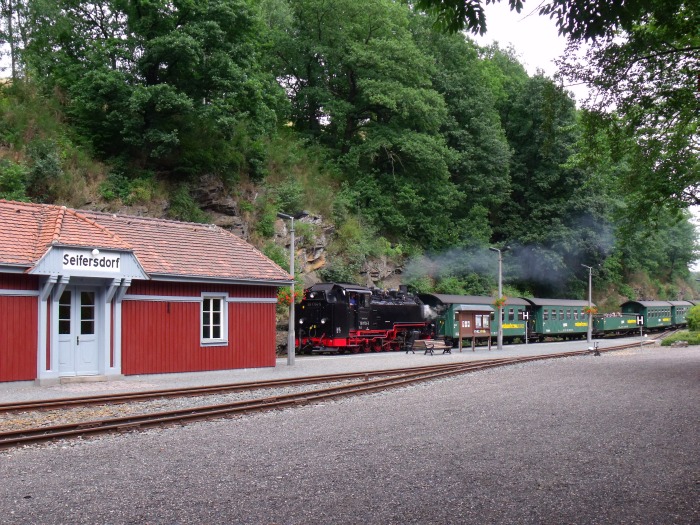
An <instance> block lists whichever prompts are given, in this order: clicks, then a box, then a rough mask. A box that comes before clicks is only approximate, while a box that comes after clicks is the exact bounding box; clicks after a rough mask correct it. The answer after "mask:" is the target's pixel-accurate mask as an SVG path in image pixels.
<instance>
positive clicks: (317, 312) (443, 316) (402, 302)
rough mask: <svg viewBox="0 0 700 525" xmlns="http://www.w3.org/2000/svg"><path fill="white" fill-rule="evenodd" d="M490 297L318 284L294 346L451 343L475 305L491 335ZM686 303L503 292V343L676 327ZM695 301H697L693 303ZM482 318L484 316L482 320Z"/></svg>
mask: <svg viewBox="0 0 700 525" xmlns="http://www.w3.org/2000/svg"><path fill="white" fill-rule="evenodd" d="M493 304H494V298H492V297H482V296H462V295H442V294H418V295H414V294H411V293H409V292H408V291H407V289H406V287H401V288H400V289H399V290H395V291H383V290H379V289H376V288H375V289H370V288H367V287H364V286H359V285H356V284H349V283H320V284H315V285H313V286H311V287H310V288H307V289H306V290H305V291H304V295H303V298H302V300H301V302H300V303H298V304H297V305H296V306H295V319H296V321H295V323H296V324H295V331H296V339H295V343H296V347H297V348H298V349H299V351H300V352H301V353H312V352H338V353H346V352H350V353H359V352H382V351H392V350H400V349H402V348H403V346H404V345H405V343H406V341H407V340H408V339H409V337H410V338H421V339H426V338H439V339H443V340H444V341H445V343H448V344H450V343H451V344H455V343H456V342H457V340H458V338H459V333H460V332H459V327H458V318H459V316H458V312H460V311H463V310H465V309H470V308H473V307H475V306H478V307H479V308H480V309H483V310H485V311H488V312H490V313H491V315H490V320H489V319H488V317H487V316H484V317H486V319H485V320H484V322H485V323H486V324H487V326H484V328H485V329H486V330H489V331H490V333H491V336H492V337H495V336H496V331H497V328H498V323H496V322H494V319H495V314H496V312H497V311H498V309H497V308H495V307H494V306H493ZM694 304H695V303H693V302H690V301H627V302H626V303H624V304H622V305H621V309H622V311H621V312H620V313H616V314H593V312H592V311H591V310H590V309H589V306H595V305H589V304H588V302H587V301H580V300H572V299H539V298H509V299H507V301H506V304H505V305H504V306H503V308H502V313H501V315H502V317H501V328H502V331H503V337H504V341H512V340H515V339H519V340H522V341H528V340H530V341H543V340H545V339H546V338H548V337H557V338H563V339H577V338H584V339H585V338H586V337H587V332H588V330H589V319H590V320H591V321H592V322H591V323H590V325H591V327H590V329H591V332H592V334H593V335H594V336H596V337H602V336H604V335H608V334H622V335H624V334H633V333H639V332H642V331H650V330H658V329H666V328H672V327H678V326H683V325H684V324H685V323H686V314H687V312H688V310H689V309H690V308H691V307H692V306H693V305H694ZM698 304H700V303H698ZM489 321H490V322H489Z"/></svg>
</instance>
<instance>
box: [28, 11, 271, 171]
mask: <svg viewBox="0 0 700 525" xmlns="http://www.w3.org/2000/svg"><path fill="white" fill-rule="evenodd" d="M41 14H42V15H43V16H39V14H38V13H35V15H36V16H35V21H34V25H33V27H32V31H31V32H30V38H29V44H28V47H27V49H26V51H25V58H26V61H27V64H28V65H29V66H30V68H31V70H32V71H33V72H35V78H36V79H37V80H38V81H40V82H41V84H42V86H43V87H44V89H45V90H46V91H47V92H48V91H54V92H55V91H58V92H60V93H61V94H62V97H63V100H64V101H65V106H66V111H67V113H68V115H69V116H70V118H71V119H72V122H73V123H74V124H75V125H76V127H77V128H78V129H79V130H80V131H81V132H82V134H83V135H85V136H87V137H90V138H91V140H92V142H93V144H94V146H95V149H96V150H97V151H98V152H99V153H100V154H101V155H102V156H104V157H106V158H110V157H117V156H125V157H126V158H129V159H132V161H133V162H134V163H135V164H137V165H140V166H143V167H150V168H153V169H157V170H159V171H168V172H174V173H180V174H183V175H188V174H192V173H201V172H202V171H209V172H213V173H217V174H219V175H221V176H222V177H224V176H226V174H228V173H231V172H233V173H237V172H239V171H242V170H244V169H245V168H246V166H245V165H244V159H243V158H242V153H243V154H245V151H243V152H241V151H240V149H239V148H237V147H236V146H237V145H238V144H240V143H242V141H241V140H240V139H239V138H238V136H240V135H241V134H244V135H247V136H250V137H253V139H254V141H255V140H261V139H262V137H264V136H265V134H267V133H269V132H270V131H271V130H273V129H274V127H275V126H276V124H277V115H278V111H279V110H282V109H283V108H284V106H283V93H282V91H281V89H280V87H279V86H278V84H277V83H276V82H275V79H274V77H272V76H271V75H269V74H267V73H265V72H264V71H262V70H261V67H260V64H259V61H258V60H257V57H258V56H259V54H260V52H261V46H262V43H263V39H264V31H263V30H264V26H263V25H262V23H261V21H260V19H259V16H258V15H257V13H256V11H255V9H254V6H253V3H252V2H249V1H247V0H209V1H206V2H192V1H190V0H174V1H169V0H153V1H149V2H143V1H138V2H132V1H126V0H102V1H100V2H87V1H82V0H80V1H79V0H59V1H58V2H55V4H54V5H53V7H52V8H46V10H44V11H42V13H41Z"/></svg>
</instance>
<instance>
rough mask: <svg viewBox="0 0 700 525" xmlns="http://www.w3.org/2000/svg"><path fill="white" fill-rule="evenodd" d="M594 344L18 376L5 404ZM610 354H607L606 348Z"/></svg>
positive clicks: (3, 386)
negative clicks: (73, 377) (90, 377)
mask: <svg viewBox="0 0 700 525" xmlns="http://www.w3.org/2000/svg"><path fill="white" fill-rule="evenodd" d="M635 342H637V343H640V344H641V340H640V338H639V337H636V338H635V337H628V338H618V339H595V340H594V343H598V346H599V348H600V349H601V350H604V349H605V348H608V347H612V346H617V345H621V344H630V343H635ZM644 343H645V346H647V345H652V344H654V343H653V341H652V340H650V338H645V339H644ZM591 346H593V345H592V344H590V345H589V343H587V342H586V341H585V340H583V341H581V340H578V341H562V342H548V343H530V344H527V345H526V344H512V345H504V346H503V349H502V350H497V348H496V346H495V345H494V346H492V347H491V350H489V349H488V348H487V347H486V346H480V347H476V349H475V351H472V350H471V348H464V349H463V350H462V352H460V351H459V350H458V349H456V348H455V349H453V350H452V353H451V354H443V353H442V352H436V353H435V354H434V355H430V354H428V355H425V354H424V353H423V352H417V353H415V354H413V353H408V354H407V353H405V352H381V353H368V354H352V355H312V356H306V355H298V356H296V359H295V364H294V365H292V366H289V365H287V358H286V356H283V357H280V358H278V359H277V363H276V365H275V366H274V367H268V368H246V369H237V370H217V371H208V372H188V373H172V374H152V375H135V376H124V377H123V378H121V379H119V380H113V381H93V382H91V381H85V382H70V383H64V384H60V385H52V386H38V385H36V384H35V383H34V382H33V381H18V382H10V383H0V404H2V403H12V402H18V401H35V400H48V399H61V398H68V397H81V396H92V395H99V394H110V393H123V392H141V391H143V392H146V391H150V390H162V389H169V388H180V387H195V386H204V385H219V384H228V383H241V382H248V381H265V380H270V379H287V378H293V377H305V376H315V375H323V374H333V373H342V372H365V371H373V370H386V369H392V368H404V367H409V366H417V367H418V366H425V365H431V364H438V363H460V362H468V361H477V360H483V359H494V358H499V357H516V356H518V357H519V356H528V355H539V354H547V353H551V354H555V353H559V352H568V351H577V350H587V349H588V348H589V347H591ZM603 355H604V354H603Z"/></svg>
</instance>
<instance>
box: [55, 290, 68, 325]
mask: <svg viewBox="0 0 700 525" xmlns="http://www.w3.org/2000/svg"><path fill="white" fill-rule="evenodd" d="M70 299H71V293H70V292H69V291H68V290H65V291H64V292H63V293H62V294H61V298H60V299H59V300H58V333H59V334H70Z"/></svg>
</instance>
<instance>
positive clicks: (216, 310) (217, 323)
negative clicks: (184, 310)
mask: <svg viewBox="0 0 700 525" xmlns="http://www.w3.org/2000/svg"><path fill="white" fill-rule="evenodd" d="M227 308H228V307H227V302H226V295H224V294H202V302H201V308H200V323H199V326H200V334H201V343H202V345H207V346H209V345H211V346H216V345H226V344H228V309H227Z"/></svg>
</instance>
